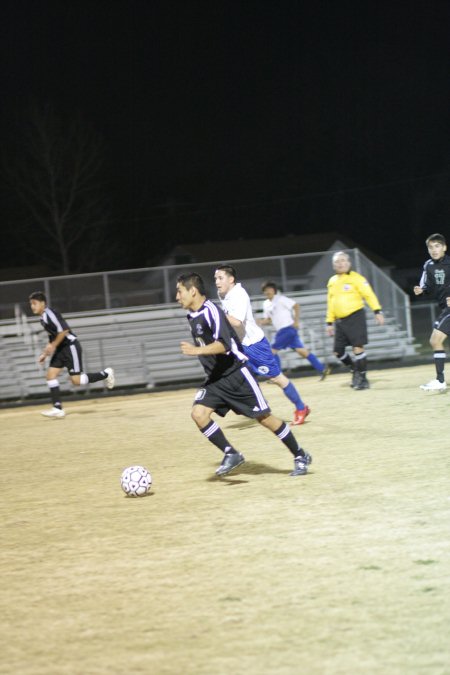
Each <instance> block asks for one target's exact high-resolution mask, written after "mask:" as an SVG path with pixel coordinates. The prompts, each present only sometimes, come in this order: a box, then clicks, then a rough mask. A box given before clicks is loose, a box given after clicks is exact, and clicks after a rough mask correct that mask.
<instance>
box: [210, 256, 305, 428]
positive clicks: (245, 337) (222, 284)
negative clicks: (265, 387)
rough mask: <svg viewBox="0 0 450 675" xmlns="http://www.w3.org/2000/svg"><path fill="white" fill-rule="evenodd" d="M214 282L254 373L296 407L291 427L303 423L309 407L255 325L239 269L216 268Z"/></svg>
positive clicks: (229, 266)
mask: <svg viewBox="0 0 450 675" xmlns="http://www.w3.org/2000/svg"><path fill="white" fill-rule="evenodd" d="M214 279H215V282H216V288H217V290H218V293H219V298H220V300H221V302H222V309H223V310H224V312H225V314H226V315H227V319H228V321H229V322H230V323H231V325H232V326H233V328H234V330H235V331H236V333H237V335H238V337H239V339H240V340H241V342H242V346H243V349H244V353H245V355H246V356H247V358H248V359H249V361H248V363H249V366H250V367H251V368H252V370H253V372H255V373H256V374H257V375H262V376H263V377H268V378H269V379H270V380H271V381H272V382H273V383H274V384H277V385H278V386H279V387H280V388H281V390H282V391H283V394H284V395H285V396H287V398H288V399H289V400H290V401H291V402H292V403H293V404H294V406H295V411H294V420H293V422H292V423H291V424H292V425H296V424H303V423H304V421H305V419H306V417H307V416H308V415H309V413H310V412H311V411H310V408H309V407H308V406H307V405H305V403H303V401H302V399H301V397H300V394H299V393H298V391H297V389H296V388H295V387H294V385H293V384H292V382H291V381H290V380H289V379H288V378H287V377H286V375H284V373H282V372H281V367H280V361H279V359H276V358H275V356H274V355H273V354H272V349H271V347H270V344H269V341H268V339H267V338H266V336H265V334H264V331H263V329H262V328H261V327H260V326H258V324H257V323H256V321H255V319H254V317H253V312H252V308H251V304H250V298H249V296H248V293H247V291H246V290H245V289H244V288H243V287H242V285H241V284H240V283H236V270H235V269H234V267H232V266H231V265H228V264H227V265H220V266H219V267H217V269H216V271H215V274H214Z"/></svg>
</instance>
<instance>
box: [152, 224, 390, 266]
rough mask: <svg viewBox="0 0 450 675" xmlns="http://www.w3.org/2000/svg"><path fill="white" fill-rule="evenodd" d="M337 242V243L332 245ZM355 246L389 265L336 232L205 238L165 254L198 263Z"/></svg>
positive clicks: (173, 259)
mask: <svg viewBox="0 0 450 675" xmlns="http://www.w3.org/2000/svg"><path fill="white" fill-rule="evenodd" d="M336 244H337V246H336ZM342 246H343V247H344V248H349V249H353V248H358V249H360V250H361V251H362V252H363V253H364V254H365V255H366V256H367V257H368V258H369V259H370V260H372V261H373V262H374V263H375V264H376V265H378V266H379V267H383V268H388V267H392V265H391V263H389V262H388V261H387V260H386V259H384V258H381V257H380V256H378V255H377V254H376V253H373V251H369V250H367V249H365V248H364V247H363V246H360V245H359V244H358V243H356V242H355V241H353V240H352V239H351V238H350V237H348V236H347V235H342V234H340V233H339V232H319V233H316V234H303V235H287V236H284V237H270V238H264V239H262V238H260V239H256V238H255V239H232V240H225V241H206V242H203V243H194V244H179V245H178V246H175V247H174V248H173V249H172V250H171V251H170V253H169V255H168V256H166V261H167V258H170V261H171V263H172V264H184V263H196V262H197V263H201V262H209V261H217V260H220V261H222V262H226V261H228V260H238V259H240V258H264V257H269V256H280V255H290V254H298V253H319V252H322V251H328V250H330V249H333V248H334V249H336V248H341V247H342ZM163 264H167V262H165V263H163Z"/></svg>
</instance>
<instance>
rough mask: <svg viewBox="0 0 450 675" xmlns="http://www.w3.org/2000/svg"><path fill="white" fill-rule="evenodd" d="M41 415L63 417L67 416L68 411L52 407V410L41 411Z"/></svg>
mask: <svg viewBox="0 0 450 675" xmlns="http://www.w3.org/2000/svg"><path fill="white" fill-rule="evenodd" d="M41 415H44V417H54V418H58V417H59V418H61V417H65V416H66V413H65V412H64V410H61V409H60V408H52V409H51V410H44V412H41Z"/></svg>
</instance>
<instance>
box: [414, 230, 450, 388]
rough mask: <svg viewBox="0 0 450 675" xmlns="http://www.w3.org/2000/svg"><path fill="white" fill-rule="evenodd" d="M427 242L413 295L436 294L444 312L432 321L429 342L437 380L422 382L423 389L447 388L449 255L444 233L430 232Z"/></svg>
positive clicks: (449, 296) (449, 321) (449, 307)
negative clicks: (445, 346) (445, 368)
mask: <svg viewBox="0 0 450 675" xmlns="http://www.w3.org/2000/svg"><path fill="white" fill-rule="evenodd" d="M425 244H426V246H427V248H428V253H429V254H430V259H429V260H427V261H426V263H425V265H424V266H423V271H422V276H421V278H420V282H419V285H418V286H414V294H415V295H422V293H425V294H427V295H431V296H432V297H434V298H435V299H436V300H437V302H438V306H439V309H440V310H441V313H440V314H439V316H438V318H437V319H436V321H435V322H434V324H433V331H432V333H431V336H430V345H431V348H432V349H433V357H434V365H435V368H436V379H435V380H431V381H430V382H428V383H427V384H421V385H420V388H421V389H423V390H424V391H445V390H446V389H447V383H446V382H445V376H444V366H445V348H444V342H445V340H446V339H447V336H448V335H450V257H449V256H448V255H446V251H447V242H446V241H445V237H443V236H442V234H438V233H436V234H431V235H430V236H429V237H428V238H427V240H426V241H425Z"/></svg>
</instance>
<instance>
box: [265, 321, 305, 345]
mask: <svg viewBox="0 0 450 675" xmlns="http://www.w3.org/2000/svg"><path fill="white" fill-rule="evenodd" d="M303 346H304V345H303V342H302V341H301V340H300V338H299V336H298V333H297V329H296V328H294V326H286V328H280V330H279V331H278V332H277V334H276V335H275V340H274V341H273V342H272V347H273V349H299V348H300V349H301V348H302V347H303Z"/></svg>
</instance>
